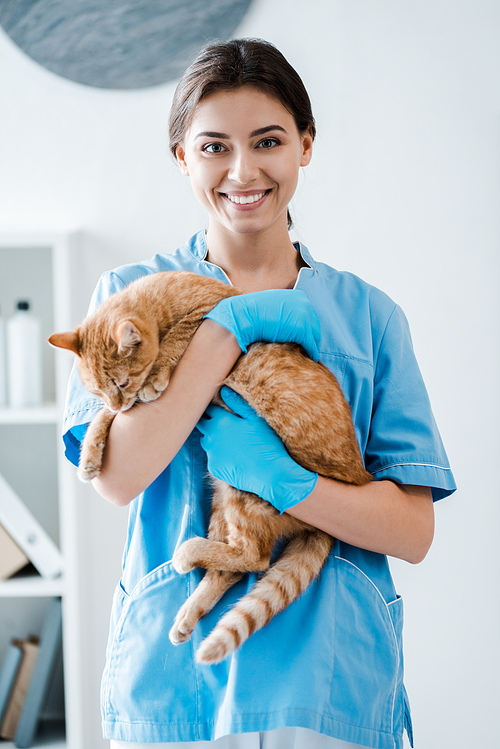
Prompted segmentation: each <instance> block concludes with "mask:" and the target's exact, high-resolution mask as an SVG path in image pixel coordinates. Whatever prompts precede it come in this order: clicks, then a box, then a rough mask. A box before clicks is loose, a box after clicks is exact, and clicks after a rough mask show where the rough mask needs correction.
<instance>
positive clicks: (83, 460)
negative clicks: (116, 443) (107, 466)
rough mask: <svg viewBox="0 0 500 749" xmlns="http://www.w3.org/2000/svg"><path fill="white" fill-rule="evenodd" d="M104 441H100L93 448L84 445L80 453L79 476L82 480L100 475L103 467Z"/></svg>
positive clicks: (88, 479)
mask: <svg viewBox="0 0 500 749" xmlns="http://www.w3.org/2000/svg"><path fill="white" fill-rule="evenodd" d="M103 451H104V442H98V443H97V444H95V445H93V446H92V448H91V449H88V448H86V447H85V444H84V447H83V449H82V452H81V455H80V462H79V464H78V470H77V476H78V478H79V479H80V481H92V479H95V478H96V477H97V476H99V474H100V472H101V468H102V454H103Z"/></svg>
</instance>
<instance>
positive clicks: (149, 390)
mask: <svg viewBox="0 0 500 749" xmlns="http://www.w3.org/2000/svg"><path fill="white" fill-rule="evenodd" d="M167 385H168V381H167V382H166V383H165V384H163V383H162V382H158V381H157V380H155V381H154V382H148V383H146V384H145V385H143V386H142V388H141V389H140V390H139V392H138V393H137V399H138V400H140V401H141V402H142V403H150V402H151V401H155V400H156V399H157V398H159V397H160V395H161V394H162V393H163V391H164V390H165V389H166V387H167Z"/></svg>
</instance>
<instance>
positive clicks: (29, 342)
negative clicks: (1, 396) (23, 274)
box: [7, 300, 42, 408]
mask: <svg viewBox="0 0 500 749" xmlns="http://www.w3.org/2000/svg"><path fill="white" fill-rule="evenodd" d="M41 343H42V334H41V326H40V320H39V319H38V317H36V316H35V315H33V314H32V313H31V312H30V305H29V302H27V301H25V300H21V301H19V302H17V305H16V312H15V314H14V316H13V317H11V318H9V320H7V371H8V395H9V405H10V406H12V407H13V408H24V407H33V406H39V405H41V403H42V347H41Z"/></svg>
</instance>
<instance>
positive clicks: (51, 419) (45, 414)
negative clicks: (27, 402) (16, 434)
mask: <svg viewBox="0 0 500 749" xmlns="http://www.w3.org/2000/svg"><path fill="white" fill-rule="evenodd" d="M58 422H59V410H58V408H57V406H56V405H55V403H46V404H44V405H43V406H38V407H37V408H0V424H57V423H58Z"/></svg>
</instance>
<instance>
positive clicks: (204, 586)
mask: <svg viewBox="0 0 500 749" xmlns="http://www.w3.org/2000/svg"><path fill="white" fill-rule="evenodd" d="M227 534H228V528H227V523H226V519H225V517H224V502H223V487H222V484H221V483H219V482H217V484H216V485H215V488H214V494H213V498H212V510H211V515H210V525H209V529H208V537H209V538H210V539H211V540H212V541H224V540H226V539H227ZM242 576H243V575H242V573H241V572H224V571H220V570H207V572H206V574H205V576H204V578H203V579H202V581H201V582H200V584H199V585H198V587H197V588H196V590H195V591H194V593H192V594H191V595H190V596H189V598H188V599H187V601H186V602H185V603H184V604H183V605H182V606H181V608H180V609H179V611H178V613H177V616H176V617H175V622H174V625H173V627H172V629H171V630H170V633H169V637H170V640H171V642H172V643H173V644H174V645H178V644H180V643H181V642H187V641H188V640H189V639H190V638H191V633H192V632H193V629H194V628H195V626H196V624H197V623H198V622H199V621H200V619H202V618H203V617H204V616H206V614H208V612H209V611H211V610H212V609H213V607H214V606H215V604H216V603H217V602H218V601H219V600H220V599H221V598H222V596H223V595H224V593H225V592H226V590H228V588H230V587H231V586H232V585H234V583H236V582H238V580H240V579H241V577H242Z"/></svg>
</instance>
